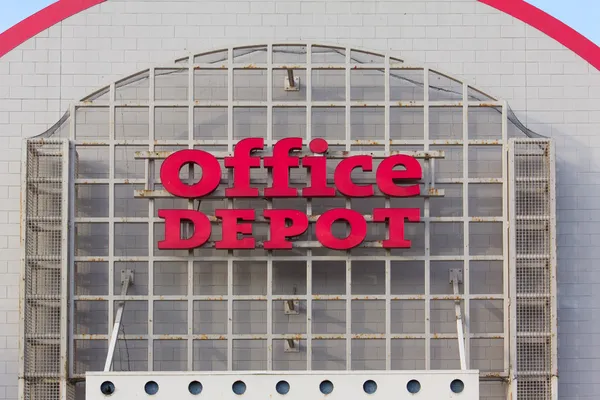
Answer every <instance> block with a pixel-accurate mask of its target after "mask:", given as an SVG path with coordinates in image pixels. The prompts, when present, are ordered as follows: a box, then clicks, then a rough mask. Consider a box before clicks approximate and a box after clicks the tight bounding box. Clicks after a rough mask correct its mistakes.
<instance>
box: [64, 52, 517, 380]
mask: <svg viewBox="0 0 600 400" xmlns="http://www.w3.org/2000/svg"><path fill="white" fill-rule="evenodd" d="M265 47H266V48H267V55H268V57H267V62H266V63H265V64H252V66H251V68H257V69H264V70H266V71H267V82H268V85H267V101H266V102H261V101H234V98H233V78H234V76H233V72H234V71H235V70H239V69H245V68H247V67H248V65H247V64H244V63H235V62H234V58H233V51H234V49H235V48H233V47H232V48H229V49H228V53H227V54H228V60H227V61H228V62H227V65H228V66H224V67H223V68H226V69H227V71H228V75H227V80H228V100H227V101H221V102H219V101H199V100H194V95H193V88H194V73H193V71H194V70H195V69H197V68H200V69H202V68H215V66H214V65H213V64H207V65H204V64H194V56H189V57H188V59H187V62H188V65H187V66H186V65H185V64H176V65H172V66H161V68H177V69H187V70H188V76H189V85H190V86H189V90H188V100H187V101H186V102H176V101H168V102H165V101H162V100H156V99H155V76H156V69H157V68H151V69H150V70H149V71H148V76H149V78H148V79H149V101H148V103H135V102H133V103H132V102H129V101H118V100H116V98H115V84H112V85H111V86H110V88H109V103H108V107H109V109H110V126H111V128H110V138H109V142H108V143H106V144H108V146H109V148H110V157H111V160H110V168H111V171H110V174H109V178H108V179H77V180H76V183H77V184H102V183H108V184H109V185H110V186H109V187H110V192H109V198H110V200H109V204H110V207H109V208H110V210H109V217H108V218H95V217H78V218H76V222H78V223H84V222H85V223H104V222H108V223H109V235H110V240H111V243H112V242H113V241H114V224H115V223H116V222H144V223H145V222H147V223H148V226H149V254H148V257H139V256H130V257H123V256H119V257H117V256H115V255H114V243H113V244H111V245H110V252H109V255H108V257H86V256H80V257H76V258H75V260H76V261H108V263H109V282H113V280H114V263H115V262H126V261H131V262H135V261H144V262H148V263H149V270H148V274H149V293H148V296H118V295H115V294H114V293H113V288H112V285H109V286H110V287H109V296H108V297H103V296H72V299H73V301H85V300H87V301H90V300H92V299H97V300H101V299H106V300H108V301H109V325H110V326H112V318H113V317H112V315H113V304H114V301H122V300H139V299H141V298H144V299H146V298H147V299H148V319H149V320H150V321H152V320H153V319H154V316H153V302H154V300H157V299H159V298H160V299H161V300H172V301H177V300H178V301H187V302H188V325H190V324H191V321H190V318H189V317H190V316H189V314H190V313H191V312H192V307H190V304H193V301H198V300H200V301H201V300H209V299H211V298H212V297H211V296H194V295H192V294H191V292H190V293H188V295H187V296H155V295H153V293H152V290H153V286H154V284H153V279H154V273H153V264H154V262H157V261H187V262H188V266H189V268H188V274H192V273H193V271H192V268H191V267H192V265H193V262H194V261H200V260H203V261H207V260H214V261H217V260H227V262H228V272H229V273H228V276H229V280H230V282H229V288H230V291H229V293H228V296H227V299H228V310H229V311H228V312H229V315H228V321H229V323H228V332H229V333H228V335H227V336H228V338H229V339H228V340H227V342H228V347H227V353H228V368H230V369H231V368H232V358H233V357H232V356H233V339H242V338H245V339H260V338H263V339H266V340H267V348H268V349H269V350H268V352H269V356H268V358H267V360H268V361H267V366H268V369H270V368H272V364H271V360H272V357H271V355H272V354H271V352H272V348H271V346H270V345H271V344H272V341H273V339H285V338H288V337H290V335H274V334H273V333H272V330H271V329H270V327H271V323H270V322H272V321H271V318H272V312H270V311H272V308H271V307H272V301H273V300H306V301H307V308H308V311H309V312H310V311H312V300H314V299H315V298H317V297H318V298H319V299H327V296H317V297H315V296H313V295H311V294H310V290H311V289H310V287H311V275H312V274H311V273H310V272H311V268H310V263H311V262H312V261H314V260H345V261H346V264H347V277H346V278H347V279H346V284H347V293H346V295H345V296H339V297H338V296H335V297H336V298H340V299H342V300H345V301H346V304H347V307H346V326H347V330H346V334H345V335H342V336H340V335H318V337H319V338H332V339H333V338H338V337H339V338H345V340H346V363H347V369H351V360H352V357H351V351H352V349H351V339H352V338H358V337H360V338H380V337H381V336H380V335H353V334H352V332H351V330H350V327H351V318H352V315H351V304H352V303H351V302H352V300H361V299H362V300H366V299H381V300H385V301H386V308H387V318H386V325H387V327H386V334H385V335H383V337H384V338H385V340H386V349H387V350H386V354H387V355H389V356H390V355H391V340H392V339H399V338H419V337H422V338H424V339H425V341H426V361H425V362H426V368H427V369H429V368H430V358H431V355H430V346H431V340H432V337H431V333H430V316H429V312H430V311H429V309H430V307H429V305H430V299H431V296H432V295H431V292H430V289H429V286H430V283H429V280H430V272H431V270H430V263H431V261H462V262H463V264H464V267H465V274H464V275H465V284H464V288H465V292H464V294H463V295H458V296H454V295H447V296H443V295H442V296H436V299H447V300H453V299H456V298H457V297H458V298H460V299H461V300H462V301H464V303H465V319H466V322H467V324H466V328H467V331H466V352H467V362H468V360H469V358H468V351H469V350H468V349H469V342H470V339H471V337H473V338H489V337H498V335H497V334H495V335H489V334H470V333H469V328H468V322H469V318H470V316H469V302H470V300H471V299H477V300H483V299H498V300H503V301H504V303H505V304H506V303H507V301H506V300H507V299H506V294H501V293H499V294H496V295H488V296H483V295H470V294H469V284H468V282H469V281H468V279H469V272H468V265H469V261H470V260H490V261H492V260H498V261H505V257H504V256H473V255H470V254H469V243H468V238H469V223H475V222H500V221H502V222H503V223H504V224H505V225H506V221H505V220H506V218H505V217H504V216H498V217H470V216H469V212H468V197H469V196H468V185H469V183H491V184H494V183H502V184H503V185H505V182H506V172H505V168H503V177H502V178H470V177H469V169H468V162H467V161H466V160H468V148H469V145H477V146H498V145H503V144H504V145H505V143H506V129H505V125H506V122H505V120H506V112H505V111H503V115H502V116H503V127H504V128H503V131H502V137H501V138H499V140H498V139H495V140H471V139H469V135H468V111H469V108H470V107H482V106H483V107H491V106H495V107H501V108H502V109H503V110H504V107H505V103H503V102H500V101H496V100H487V101H471V100H470V99H469V97H468V89H469V87H468V86H467V85H466V84H462V88H463V89H462V101H430V100H429V90H428V81H429V72H430V70H429V69H427V68H423V69H422V71H423V80H424V82H425V85H424V89H423V91H424V94H423V95H424V100H423V101H410V102H392V101H390V82H389V80H390V71H391V70H392V68H394V69H396V68H406V69H409V68H415V67H414V66H407V65H406V64H404V63H397V62H396V63H392V62H391V60H390V57H389V55H386V56H385V63H384V64H382V65H379V64H360V63H355V62H353V61H352V59H351V57H350V54H351V51H352V50H353V49H351V48H345V49H341V50H342V51H344V54H345V65H344V64H316V63H312V62H311V56H312V51H311V50H312V45H311V44H308V45H307V47H306V49H307V63H306V64H299V65H295V66H294V68H302V69H305V70H306V71H307V77H306V85H307V86H308V88H310V87H311V80H312V74H311V72H312V71H313V70H315V69H325V68H327V69H336V68H337V69H341V70H343V71H345V88H346V89H345V90H346V92H345V99H346V100H345V101H343V102H335V101H333V102H332V101H327V102H316V101H313V100H312V98H311V97H312V92H311V90H307V98H306V101H302V102H293V101H292V102H288V101H286V102H281V103H277V102H274V101H273V98H272V85H271V82H272V71H273V69H274V68H283V67H285V66H284V65H276V64H274V63H273V62H272V49H273V44H268V45H265ZM357 69H358V70H360V69H368V70H373V69H382V70H384V71H385V73H386V74H385V79H386V83H385V99H384V101H383V102H377V101H367V102H364V101H352V100H351V98H350V88H351V78H350V73H351V71H352V70H357ZM101 104H102V103H101V102H100V103H99V102H97V101H93V102H90V101H88V100H86V101H84V102H81V103H78V104H77V105H76V107H77V108H83V107H90V106H94V107H98V106H99V105H101ZM359 105H360V106H371V107H373V106H376V107H383V109H384V112H385V124H386V125H385V140H384V143H383V146H384V147H385V153H387V154H390V153H389V152H390V151H391V147H392V146H397V145H421V146H424V152H423V153H422V154H423V155H427V156H428V157H429V156H431V155H434V154H435V152H431V151H429V148H430V146H435V145H446V146H462V148H463V160H464V162H463V177H462V178H447V179H436V180H435V182H431V185H432V186H433V185H435V184H444V183H462V184H463V216H462V217H430V216H429V196H425V198H424V216H423V218H422V222H423V223H424V224H425V238H426V245H425V255H424V256H397V255H391V254H390V252H389V251H388V252H387V255H386V256H383V257H380V256H375V257H370V256H369V257H361V256H353V257H352V258H350V256H349V253H348V254H346V255H339V256H320V257H318V256H317V257H315V256H312V255H311V254H310V252H311V250H310V249H311V248H312V247H315V246H318V245H317V244H316V243H315V242H308V243H297V244H296V243H295V246H297V247H299V248H305V249H306V251H307V252H309V253H307V256H306V257H290V258H287V257H278V258H277V259H278V260H286V259H289V260H301V259H302V260H306V261H307V262H308V263H309V265H308V274H307V281H308V282H307V284H308V291H309V292H308V293H307V295H305V296H273V295H272V288H270V287H269V289H268V291H267V295H266V296H233V292H232V291H231V287H232V285H233V282H232V281H231V279H232V275H233V262H234V261H238V260H243V259H244V258H243V257H242V258H237V257H234V256H233V252H230V254H227V255H224V256H223V257H208V258H207V257H194V256H193V255H191V254H190V256H188V257H176V256H175V257H171V256H160V255H153V254H152V252H153V250H152V249H153V248H154V243H153V240H154V232H153V230H154V223H156V222H159V221H161V220H160V219H159V218H157V217H153V215H154V208H155V205H154V198H160V197H170V195H168V194H166V193H165V192H164V191H163V192H161V191H155V190H154V180H153V179H154V178H153V177H154V170H153V164H154V163H153V162H152V161H153V159H155V158H164V157H165V156H166V155H165V154H159V153H153V151H154V147H155V146H157V145H161V146H165V145H180V146H182V145H184V146H186V147H188V148H193V147H194V145H202V144H206V145H226V146H227V149H228V151H227V152H228V153H230V152H231V151H232V150H233V146H234V144H235V143H236V142H237V140H235V139H234V138H233V130H232V128H233V109H234V108H235V107H242V106H255V107H256V106H264V107H266V108H267V132H266V143H267V145H269V144H272V140H273V137H272V112H273V107H305V108H306V110H307V113H306V118H307V127H306V129H307V136H306V138H307V140H310V138H311V137H312V135H311V125H312V124H311V117H312V112H311V110H312V107H319V106H321V107H323V106H329V107H331V106H338V107H344V109H345V121H346V125H345V132H346V133H345V139H344V140H341V141H340V140H338V141H336V140H330V144H332V145H344V146H345V149H346V151H352V146H353V145H354V144H359V145H361V146H373V145H375V146H378V145H380V144H379V143H373V142H368V141H352V140H351V137H352V136H351V119H350V115H351V110H352V107H353V106H359ZM140 106H143V107H148V108H149V118H150V120H149V137H148V140H139V139H134V140H117V139H116V138H115V132H114V127H115V115H114V114H115V108H116V107H140ZM158 106H170V107H187V108H188V110H189V112H188V126H189V136H188V140H155V137H154V126H155V124H154V115H155V109H156V107H158ZM197 106H207V107H209V106H210V107H223V106H225V107H227V109H228V118H229V120H228V135H227V136H228V137H227V140H210V141H206V140H205V141H201V140H194V139H193V109H194V107H197ZM398 106H401V107H415V108H422V109H423V110H424V114H425V122H424V140H398V139H392V138H391V135H390V126H389V124H390V122H389V115H390V109H391V107H398ZM432 106H434V107H457V106H458V107H462V108H463V137H462V140H430V138H429V118H428V115H429V109H430V107H432ZM71 140H73V142H74V143H75V145H76V146H88V145H94V146H97V145H102V144H103V142H101V141H91V142H90V141H87V140H79V139H77V138H76V136H75V135H74V132H73V135H72V136H71ZM125 144H127V145H144V146H148V148H149V152H148V153H146V154H143V153H142V154H138V155H137V156H138V157H140V158H143V159H145V160H146V161H145V163H146V178H144V179H143V180H142V179H117V178H115V175H114V162H115V159H114V152H115V147H116V146H119V145H125ZM385 153H384V154H385ZM384 154H381V156H384ZM223 155H225V154H223ZM375 155H378V154H375ZM419 155H420V154H419ZM434 157H435V156H434ZM431 164H432V162H430V159H429V158H426V159H425V170H426V171H429V172H431V171H433V170H434V168H433V166H432V165H431ZM231 178H232V177H231V173H230V175H229V179H228V181H229V182H231ZM124 183H130V184H131V183H138V184H139V183H143V184H144V185H145V190H144V191H142V192H139V191H138V192H137V193H136V195H137V196H143V197H144V198H147V199H148V201H149V217H147V218H143V217H141V218H140V217H137V218H130V217H122V218H117V217H114V185H115V184H124ZM426 185H427V186H426V188H429V185H430V183H429V181H427V182H426ZM431 189H433V188H431ZM434 193H440V194H442V193H443V192H442V191H438V190H435V189H433V190H432V192H431V194H432V195H435V194H434ZM227 202H228V205H229V207H233V203H234V201H233V200H227ZM386 205H389V199H388V200H386ZM189 206H190V207H191V206H192V202H190V204H189ZM269 206H270V205H269ZM347 206H348V207H349V206H350V204H349V200H347ZM307 212H308V214H309V215H312V213H311V204H310V201H309V202H308V206H307ZM316 217H317V216H313V217H312V218H311V220H315V219H316ZM368 217H369V216H367V219H368ZM431 222H462V224H463V229H464V232H463V236H464V252H463V255H457V256H431V253H430V245H429V240H430V223H431ZM372 246H374V247H378V246H377V245H376V244H375V243H374V244H366V245H365V247H372ZM255 259H256V260H264V261H267V268H268V269H267V271H268V276H269V277H272V257H271V256H270V255H269V256H266V257H256V258H255ZM372 259H382V260H384V261H385V271H386V272H385V274H386V294H385V295H375V296H360V295H352V294H351V286H350V285H351V260H372ZM399 260H404V261H407V260H422V261H424V263H425V294H424V295H423V296H411V295H406V296H393V297H394V299H423V300H425V302H426V307H425V309H426V311H425V312H426V318H425V321H426V322H425V323H426V332H425V334H424V335H418V334H417V335H401V334H391V330H390V327H389V324H390V322H391V321H390V319H391V318H390V314H389V312H390V304H391V303H390V301H391V297H392V296H391V293H390V288H389V279H390V276H391V267H390V264H391V261H399ZM189 279H190V281H191V280H192V279H193V278H192V277H190V278H189ZM268 282H270V280H268ZM190 285H191V283H190ZM188 289H191V288H188ZM331 298H333V296H332V297H331ZM234 299H236V300H266V301H267V304H269V308H268V310H267V316H268V317H267V318H268V321H267V325H268V328H267V329H268V331H267V333H266V334H265V335H234V334H233V326H232V317H233V315H232V314H231V313H232V305H233V300H234ZM309 315H310V314H309ZM310 330H311V324H310V323H308V324H307V334H303V335H294V337H300V338H302V339H306V340H307V346H308V349H307V352H308V356H309V357H308V358H307V359H308V364H309V365H308V366H307V368H308V369H310V363H311V357H310V355H311V354H310V353H311V351H312V347H311V342H312V339H313V338H314V337H315V336H314V335H312V333H311V332H310ZM109 335H110V332H109ZM505 336H506V332H505V333H503V334H502V337H505ZM123 337H124V338H128V339H144V340H148V368H149V370H152V369H153V340H154V339H156V338H158V336H157V335H155V334H153V331H152V324H151V323H150V324H149V325H148V334H147V335H125V336H123ZM202 337H203V338H209V339H210V338H212V339H217V338H220V337H221V335H202ZM457 337H458V336H457V335H456V334H440V335H436V338H457ZM72 338H73V339H75V340H85V339H105V338H107V335H100V334H94V335H75V334H72ZM160 338H161V339H168V336H165V335H160ZM194 339H199V335H193V334H191V326H188V339H187V340H188V368H190V367H191V363H192V361H191V359H190V358H191V357H190V356H191V355H192V354H193V351H192V349H191V343H192V342H193V340H194ZM386 368H391V364H390V357H387V360H386ZM494 375H496V374H494Z"/></svg>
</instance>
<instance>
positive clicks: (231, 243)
mask: <svg viewBox="0 0 600 400" xmlns="http://www.w3.org/2000/svg"><path fill="white" fill-rule="evenodd" d="M215 216H216V217H217V218H221V219H222V220H223V224H222V226H221V228H222V229H223V231H222V232H223V239H222V240H219V241H217V242H216V243H215V247H216V248H217V249H253V248H254V247H255V242H256V241H255V240H254V238H251V237H246V238H243V239H238V234H240V233H241V234H243V235H244V234H245V235H251V234H252V224H249V223H243V224H239V223H238V221H239V220H242V221H254V210H244V209H240V210H215Z"/></svg>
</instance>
